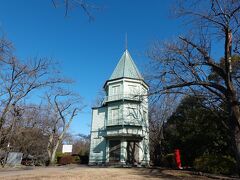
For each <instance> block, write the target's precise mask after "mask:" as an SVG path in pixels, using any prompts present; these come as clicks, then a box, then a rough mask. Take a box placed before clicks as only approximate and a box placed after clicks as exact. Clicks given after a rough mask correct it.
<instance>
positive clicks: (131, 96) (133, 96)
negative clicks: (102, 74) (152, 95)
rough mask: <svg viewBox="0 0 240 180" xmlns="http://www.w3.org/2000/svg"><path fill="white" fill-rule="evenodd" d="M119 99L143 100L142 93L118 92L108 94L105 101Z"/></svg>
mask: <svg viewBox="0 0 240 180" xmlns="http://www.w3.org/2000/svg"><path fill="white" fill-rule="evenodd" d="M117 100H131V101H142V100H143V96H142V95H136V94H117V95H112V96H106V97H105V98H104V101H103V103H106V102H110V101H117Z"/></svg>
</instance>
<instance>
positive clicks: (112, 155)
mask: <svg viewBox="0 0 240 180" xmlns="http://www.w3.org/2000/svg"><path fill="white" fill-rule="evenodd" d="M120 154H121V141H120V140H110V141H109V162H110V163H115V162H119V161H120Z"/></svg>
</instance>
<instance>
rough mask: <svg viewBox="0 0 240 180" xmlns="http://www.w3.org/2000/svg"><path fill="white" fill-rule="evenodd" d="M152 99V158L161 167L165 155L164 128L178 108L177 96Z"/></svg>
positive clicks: (150, 131)
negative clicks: (161, 160)
mask: <svg viewBox="0 0 240 180" xmlns="http://www.w3.org/2000/svg"><path fill="white" fill-rule="evenodd" d="M157 99H158V101H157V102H156V101H155V98H152V99H151V101H150V102H151V103H150V105H149V140H150V157H151V160H152V161H153V163H154V164H155V165H159V163H160V159H161V156H162V155H163V154H162V153H163V149H162V148H163V146H162V141H163V139H164V134H163V126H164V123H166V121H167V119H168V118H169V117H170V116H171V114H172V113H173V112H174V110H175V109H176V107H177V104H178V103H177V101H178V98H177V95H175V94H166V95H163V96H161V97H160V98H157Z"/></svg>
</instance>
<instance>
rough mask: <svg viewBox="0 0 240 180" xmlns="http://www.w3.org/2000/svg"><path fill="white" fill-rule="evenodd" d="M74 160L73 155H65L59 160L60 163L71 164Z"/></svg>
mask: <svg viewBox="0 0 240 180" xmlns="http://www.w3.org/2000/svg"><path fill="white" fill-rule="evenodd" d="M73 160H74V158H73V157H72V156H71V155H64V156H63V157H61V159H60V160H59V164H61V165H66V164H71V163H73Z"/></svg>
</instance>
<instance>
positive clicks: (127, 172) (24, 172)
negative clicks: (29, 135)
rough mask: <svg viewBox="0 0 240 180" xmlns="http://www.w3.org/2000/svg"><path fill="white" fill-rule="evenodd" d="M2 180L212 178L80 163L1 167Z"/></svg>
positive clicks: (173, 171) (183, 173) (184, 173)
mask: <svg viewBox="0 0 240 180" xmlns="http://www.w3.org/2000/svg"><path fill="white" fill-rule="evenodd" d="M0 179H1V180H23V179H24V180H30V179H31V180H32V179H34V180H45V179H46V180H75V179H84V180H122V179H123V180H128V179H129V180H145V179H149V180H153V179H200V180H201V179H211V178H208V177H205V176H198V175H192V173H190V172H189V171H180V170H167V169H159V168H152V169H150V168H113V167H112V168H111V167H108V168H106V167H89V166H79V165H68V166H56V167H20V168H4V169H0Z"/></svg>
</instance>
